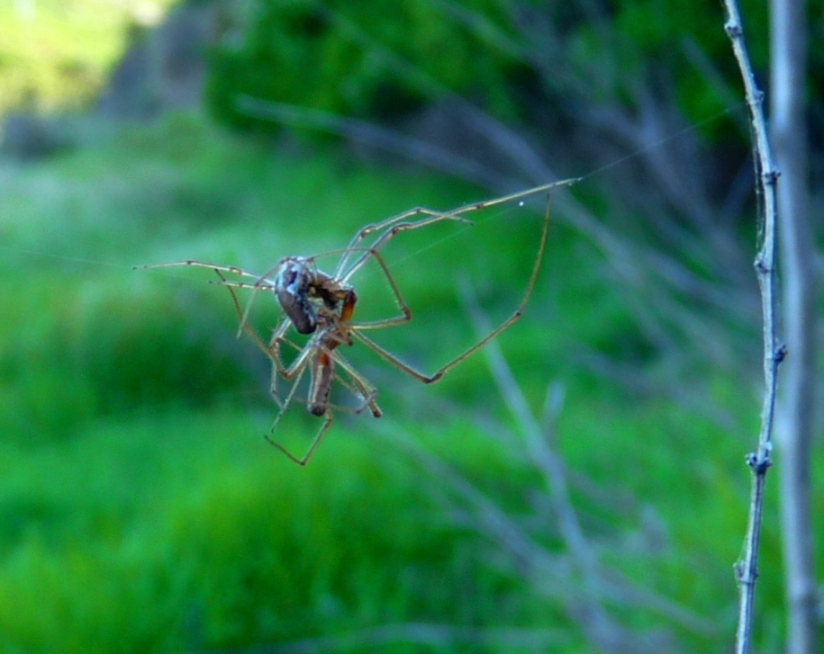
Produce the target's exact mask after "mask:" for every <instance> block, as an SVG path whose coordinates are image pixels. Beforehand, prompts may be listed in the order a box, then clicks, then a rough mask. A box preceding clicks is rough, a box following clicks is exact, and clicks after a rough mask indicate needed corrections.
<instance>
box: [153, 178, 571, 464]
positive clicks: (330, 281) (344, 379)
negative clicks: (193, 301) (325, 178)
mask: <svg viewBox="0 0 824 654" xmlns="http://www.w3.org/2000/svg"><path fill="white" fill-rule="evenodd" d="M577 181H579V179H578V178H574V179H567V180H563V181H559V182H554V183H552V184H545V185H543V186H538V187H535V188H531V189H528V190H526V191H521V192H519V193H512V194H510V195H506V196H503V197H500V198H495V199H493V200H487V201H484V202H476V203H473V204H467V205H464V206H462V207H459V208H457V209H454V210H452V211H447V212H439V211H433V210H431V209H425V208H423V207H417V208H415V209H410V210H409V211H405V212H403V213H400V214H398V215H396V216H392V217H390V218H387V219H386V220H383V221H380V222H377V223H374V224H371V225H367V226H366V227H364V228H362V229H360V230H359V231H358V232H357V233H356V234H355V235H354V237H353V238H352V240H351V241H350V242H349V244H348V246H347V247H346V248H344V249H343V250H341V251H340V253H341V256H340V259H339V260H338V263H337V265H336V266H335V268H334V271H333V272H332V273H331V274H327V273H325V272H323V271H321V270H319V269H318V267H317V265H316V263H315V260H316V259H317V257H285V258H283V259H281V260H280V261H279V262H278V263H277V265H275V266H274V267H272V268H271V269H270V270H268V271H266V272H265V273H264V274H263V275H256V274H253V273H250V272H247V271H245V270H242V269H240V268H236V267H233V266H222V265H216V264H211V263H205V262H202V261H193V260H188V261H179V262H173V263H163V264H156V265H153V266H142V267H144V268H157V267H168V266H198V267H204V268H210V269H212V270H214V271H215V273H217V275H218V277H219V278H220V280H219V281H218V282H217V283H219V284H221V285H223V286H226V288H227V289H228V290H229V292H230V294H231V296H232V302H233V304H234V306H235V310H236V312H237V315H238V318H239V320H240V327H239V330H238V333H239V334H240V333H242V332H246V334H248V335H249V337H250V338H251V339H252V341H253V342H254V343H255V345H256V346H257V347H258V348H259V349H260V350H261V351H262V352H263V353H264V354H266V356H267V357H268V358H269V359H270V360H271V362H272V377H271V386H270V393H271V395H272V397H273V398H274V400H275V402H276V403H277V404H278V406H279V408H280V411H279V413H278V415H277V417H276V418H275V421H274V423H273V425H272V428H271V431H272V432H274V430H275V427H276V426H277V424H278V423H279V422H280V419H281V418H282V417H283V415H284V414H285V413H286V411H287V409H288V408H289V406H290V405H291V404H292V401H293V400H294V399H295V393H296V391H297V389H298V386H299V383H300V381H301V379H302V377H303V375H304V373H305V372H306V370H307V368H308V369H309V374H310V383H309V390H308V397H307V400H306V404H307V408H308V410H309V412H310V413H311V414H313V415H316V416H322V417H324V418H325V420H324V423H323V425H322V426H321V427H320V429H319V431H318V432H317V434H316V435H315V438H314V439H313V441H312V443H311V444H310V446H309V449H308V450H307V451H306V453H305V454H304V455H303V456H302V457H301V458H298V457H296V456H295V455H293V454H292V453H291V452H289V451H288V450H287V449H286V448H285V447H284V446H283V445H281V444H280V443H278V442H276V441H274V440H273V439H271V438H270V437H269V436H268V435H267V436H266V438H267V440H268V441H269V442H270V443H271V444H272V445H274V446H275V447H276V448H277V449H279V450H280V451H281V452H283V453H284V454H285V455H286V456H287V457H288V458H289V459H291V460H292V461H294V462H295V463H297V464H299V465H305V464H306V462H307V461H308V460H309V459H310V458H311V456H312V454H313V453H314V451H315V449H316V448H317V447H318V445H319V444H320V442H321V440H322V439H323V436H324V435H325V434H326V432H327V431H328V430H329V428H330V427H331V426H332V423H333V421H334V413H335V411H337V410H345V411H350V412H355V413H360V412H361V411H363V410H364V409H366V408H368V409H369V410H370V411H371V412H372V415H373V416H375V417H376V418H378V417H380V416H381V415H382V413H381V410H380V408H379V407H378V405H377V403H376V397H377V394H378V391H377V388H376V387H375V386H374V385H373V384H372V383H370V382H369V381H368V380H367V379H366V378H365V377H364V376H363V375H361V374H360V373H359V372H358V371H357V370H355V368H354V367H353V366H352V364H350V363H349V362H348V361H347V360H346V358H345V357H344V356H343V355H342V354H341V352H340V346H342V345H347V346H351V345H353V344H354V342H355V341H358V342H360V343H362V344H363V345H365V346H366V347H368V348H369V349H370V350H372V351H373V352H374V353H375V354H377V355H378V356H379V357H380V358H381V359H383V360H384V361H386V362H387V363H389V364H390V365H392V366H394V367H395V368H396V369H398V370H400V371H401V372H403V373H406V374H407V375H409V376H410V377H412V378H414V379H417V380H418V381H420V382H422V383H424V384H431V383H434V382H436V381H438V380H439V379H440V378H441V377H443V376H444V375H445V374H446V373H447V372H449V371H450V370H451V369H452V368H454V367H455V366H457V365H458V364H460V363H461V362H463V361H464V360H465V359H466V358H467V357H469V356H470V355H472V354H473V353H475V352H476V351H478V350H479V349H480V348H482V347H483V346H484V345H486V344H487V343H488V342H489V341H491V340H492V339H493V338H495V337H496V336H498V334H500V333H501V332H503V331H504V330H505V329H507V328H508V327H510V326H511V325H512V324H513V323H514V322H515V321H516V320H518V319H519V318H520V317H521V314H522V313H523V311H524V308H525V307H526V304H527V302H528V301H529V298H530V296H531V295H532V290H533V288H534V286H535V281H536V279H537V276H538V269H539V267H540V264H541V259H542V258H543V253H544V248H545V245H546V237H547V230H548V227H549V202H548V201H547V208H546V212H545V214H544V219H543V223H542V228H541V235H540V238H539V241H538V247H537V252H536V254H535V260H534V263H533V265H532V270H531V273H530V276H529V280H528V282H527V285H526V289H525V290H524V294H523V297H522V298H521V301H520V303H519V304H518V306H517V307H516V309H515V310H514V311H513V312H512V314H511V315H510V316H509V317H508V318H507V319H506V320H504V321H503V322H502V323H500V324H499V325H498V326H497V327H496V328H495V329H493V330H492V331H491V332H489V333H488V334H487V335H486V336H484V337H483V338H481V339H480V340H479V341H477V342H476V343H475V344H474V345H472V346H471V347H469V348H468V349H466V350H465V351H463V352H462V353H461V354H459V355H458V356H456V357H455V358H453V359H451V360H450V361H448V362H447V363H445V364H444V365H442V366H441V367H440V368H438V369H437V370H436V371H435V372H434V373H432V374H425V373H422V372H420V371H419V370H417V369H415V368H414V367H412V366H410V365H409V364H407V363H405V362H404V361H402V360H401V359H399V358H398V357H397V356H395V355H394V354H392V353H391V352H389V351H387V350H386V349H384V348H383V347H381V346H380V345H378V344H377V343H375V342H374V341H373V340H372V339H370V338H369V337H367V336H366V335H365V334H364V333H363V332H365V331H368V330H374V329H383V328H385V327H392V326H395V325H400V324H403V323H406V322H409V321H410V320H411V319H412V312H411V310H410V308H409V306H408V305H407V304H406V302H405V301H404V299H403V297H402V296H401V293H400V290H399V288H398V285H397V284H396V282H395V279H394V278H393V276H392V273H391V272H390V271H389V268H388V266H387V265H386V262H385V261H384V259H383V256H382V255H381V250H382V248H383V247H384V246H385V245H386V244H387V243H388V242H389V241H390V240H391V239H392V238H394V237H395V236H396V235H397V234H399V233H400V232H403V231H412V230H416V229H420V228H422V227H426V226H428V225H432V224H434V223H437V222H440V221H443V220H456V221H461V222H468V221H467V220H466V219H465V218H463V215H464V214H467V213H470V212H472V211H477V210H479V209H484V208H487V207H491V206H495V205H499V204H503V203H505V202H510V201H513V200H517V199H520V198H523V197H526V196H529V195H533V194H536V193H540V192H542V191H546V192H548V191H551V190H554V189H557V188H560V187H563V186H569V185H571V184H574V183H575V182H577ZM417 216H423V218H420V219H419V220H410V219H412V218H415V217H417ZM372 234H377V236H376V237H375V238H374V240H372V242H371V244H370V245H364V243H365V241H366V240H367V239H368V237H369V236H370V235H372ZM373 259H374V261H375V262H376V263H377V265H378V267H379V268H380V270H381V272H382V274H383V276H384V277H385V279H386V283H387V285H388V286H389V289H390V290H391V293H392V296H393V298H394V301H395V303H396V305H397V307H398V309H399V313H398V314H397V315H395V316H391V317H389V318H383V319H380V320H372V321H362V322H358V321H355V320H353V314H354V311H355V306H356V304H357V302H358V296H357V294H356V292H355V289H354V287H353V286H352V284H351V282H350V280H351V279H352V276H353V275H354V274H355V273H356V272H357V271H358V270H360V269H362V268H363V267H364V266H365V265H366V264H367V263H368V262H369V261H370V260H373ZM223 273H230V274H233V275H237V276H239V277H241V278H247V279H250V280H254V281H250V282H243V281H232V280H229V279H227V278H226V276H225V275H224V274H223ZM236 288H245V289H250V290H251V291H252V293H251V296H250V298H249V300H248V302H247V305H246V308H245V309H243V308H241V304H240V302H239V300H238V298H237V295H236V292H235V289H236ZM259 291H272V292H273V294H274V296H275V299H276V301H277V303H278V304H279V305H280V307H281V310H282V313H281V316H280V318H279V320H278V322H277V324H276V325H275V327H274V329H273V332H272V336H271V338H270V339H269V341H268V343H266V342H264V341H263V340H262V339H261V338H260V337H259V336H258V334H257V333H256V332H255V331H254V329H252V327H251V326H250V325H249V322H248V316H249V312H250V310H251V306H252V303H253V302H254V299H255V297H256V294H257V293H258V292H259ZM290 328H294V330H295V331H296V332H297V333H299V334H306V335H309V338H308V340H307V341H306V343H305V344H304V345H303V346H299V345H297V344H295V343H294V342H293V341H292V340H290V339H289V337H288V333H289V330H290ZM283 346H286V347H288V348H290V349H294V350H295V351H296V352H297V354H296V355H295V357H294V358H293V359H292V360H291V362H289V363H288V364H287V363H285V362H284V358H283V356H282V354H281V349H282V347H283ZM280 380H285V381H286V382H291V384H292V386H291V388H290V389H289V390H288V392H287V393H286V394H285V396H284V397H281V395H280V393H279V391H278V382H279V381H280ZM336 380H337V381H338V382H339V383H340V384H341V385H342V386H343V387H344V388H345V389H347V390H348V391H349V392H350V393H352V394H353V395H354V396H356V397H357V398H358V399H359V402H360V404H359V406H358V407H357V408H355V409H347V408H344V407H337V406H334V405H332V404H331V403H330V399H329V398H330V393H331V390H332V386H333V384H334V382H335V381H336Z"/></svg>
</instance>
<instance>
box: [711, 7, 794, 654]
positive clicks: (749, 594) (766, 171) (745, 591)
mask: <svg viewBox="0 0 824 654" xmlns="http://www.w3.org/2000/svg"><path fill="white" fill-rule="evenodd" d="M724 5H725V6H726V9H727V21H726V22H725V23H724V30H725V31H726V33H727V36H729V38H730V41H731V42H732V49H733V53H734V54H735V58H736V60H737V62H738V66H739V68H740V70H741V77H742V79H743V81H744V92H745V94H746V99H747V106H748V108H749V112H750V120H751V125H752V133H753V149H754V159H755V169H756V172H757V179H756V184H757V187H758V188H757V190H758V193H759V195H760V197H761V199H762V202H761V205H760V210H761V211H762V212H763V216H759V221H762V222H761V230H762V232H763V233H762V234H761V243H760V247H759V248H758V252H757V254H756V257H755V270H756V274H757V276H758V285H759V287H760V289H761V305H762V321H763V333H764V386H765V388H764V402H763V407H762V411H761V429H760V433H759V435H758V449H757V450H756V451H755V452H752V453H750V454H748V455H747V464H748V465H749V466H750V469H751V470H752V472H753V482H752V491H751V494H750V510H749V520H748V525H747V533H746V536H745V539H744V548H743V553H742V557H741V559H740V560H739V561H738V562H736V564H735V575H736V580H737V581H738V586H739V594H740V597H739V611H738V631H737V633H736V646H735V651H736V654H745V653H747V652H749V651H750V646H751V641H752V617H753V616H752V614H753V599H754V594H755V580H756V578H757V577H758V565H757V563H758V539H759V534H760V529H761V515H762V511H763V505H764V483H765V480H766V475H767V470H768V469H769V467H770V465H772V459H771V457H770V454H771V451H772V435H773V422H774V417H775V396H776V378H777V374H778V365H779V364H780V363H781V360H782V359H783V358H784V354H785V349H784V347H783V346H780V345H778V342H777V339H776V335H775V231H776V194H775V187H776V182H777V180H778V175H779V173H778V171H777V170H776V169H775V167H774V165H773V161H772V153H771V151H770V144H769V142H768V140H767V128H766V121H765V120H764V110H763V106H762V105H763V101H764V94H763V93H762V92H761V90H760V89H759V88H758V86H757V84H756V81H755V75H754V74H753V71H752V66H751V64H750V59H749V55H748V54H747V48H746V45H745V44H744V30H743V27H742V24H741V16H740V13H739V11H738V5H737V3H736V0H724Z"/></svg>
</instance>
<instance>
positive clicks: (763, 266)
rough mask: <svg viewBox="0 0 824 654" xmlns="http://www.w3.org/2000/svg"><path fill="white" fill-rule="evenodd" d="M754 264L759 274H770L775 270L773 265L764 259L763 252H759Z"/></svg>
mask: <svg viewBox="0 0 824 654" xmlns="http://www.w3.org/2000/svg"><path fill="white" fill-rule="evenodd" d="M753 265H754V266H755V270H756V272H757V273H758V274H759V275H769V274H770V273H771V272H772V271H773V269H772V267H771V266H769V265H767V262H766V261H765V260H764V253H763V252H759V253H758V256H757V257H755V261H754V262H753Z"/></svg>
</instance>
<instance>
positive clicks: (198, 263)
mask: <svg viewBox="0 0 824 654" xmlns="http://www.w3.org/2000/svg"><path fill="white" fill-rule="evenodd" d="M176 266H194V267H196V268H210V269H211V270H215V271H222V272H228V273H232V274H233V275H238V276H239V277H253V278H255V279H259V277H258V275H255V274H254V273H250V272H246V271H245V270H242V269H240V268H238V267H236V266H219V265H217V264H214V263H206V262H205V261H194V260H193V259H187V260H186V261H173V262H171V263H154V264H151V265H147V266H133V268H134V269H135V270H137V269H148V268H173V267H176ZM221 279H223V280H224V282H226V283H227V284H231V283H232V282H228V281H227V280H226V278H225V277H222V276H221Z"/></svg>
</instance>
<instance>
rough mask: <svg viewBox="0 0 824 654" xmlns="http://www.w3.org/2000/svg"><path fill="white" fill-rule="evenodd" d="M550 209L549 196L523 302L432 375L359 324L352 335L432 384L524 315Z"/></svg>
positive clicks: (397, 366) (532, 286) (416, 377)
mask: <svg viewBox="0 0 824 654" xmlns="http://www.w3.org/2000/svg"><path fill="white" fill-rule="evenodd" d="M549 209H550V205H549V198H547V206H546V212H545V213H544V220H543V225H542V228H541V237H540V241H539V244H538V252H537V253H536V255H535V262H534V263H533V265H532V272H531V273H530V276H529V281H528V282H527V286H526V289H525V291H524V295H523V297H522V298H521V302H520V303H519V304H518V306H517V308H516V309H515V311H513V312H512V314H511V315H510V316H509V317H508V318H507V319H506V320H504V321H503V322H502V323H501V324H500V325H498V326H497V327H496V328H495V329H493V330H492V331H491V332H489V333H488V334H487V335H486V336H484V337H483V338H482V339H480V340H479V341H478V342H477V343H475V344H474V345H473V346H472V347H470V348H469V349H467V350H465V351H464V352H462V353H461V354H459V355H458V356H457V357H455V358H454V359H452V360H451V361H449V362H447V363H446V364H444V365H443V366H441V367H440V368H439V369H438V370H436V371H435V372H434V373H432V374H431V375H427V374H424V373H422V372H420V371H419V370H416V369H415V368H413V367H412V366H410V365H409V364H407V363H404V362H403V361H401V360H400V359H398V358H397V357H396V356H395V355H394V354H391V353H390V352H388V351H387V350H385V349H384V348H382V347H381V346H380V345H378V344H377V343H375V342H374V341H373V340H371V339H370V338H368V337H366V336H365V335H364V334H362V333H360V330H359V326H358V325H352V328H353V329H352V335H353V336H354V337H355V338H356V339H357V340H359V341H360V342H361V343H363V344H364V345H366V346H367V347H368V348H369V349H370V350H372V351H373V352H374V353H375V354H377V355H378V356H379V357H380V358H382V359H383V360H384V361H386V362H387V363H389V364H390V365H392V366H394V367H395V368H397V369H398V370H400V371H401V372H404V373H406V374H407V375H409V376H410V377H413V378H414V379H417V380H418V381H420V382H423V383H424V384H432V383H434V382H436V381H438V380H439V379H440V378H441V377H443V376H444V375H445V374H446V373H447V372H449V371H450V370H451V369H452V368H454V367H455V366H457V365H458V364H459V363H461V362H462V361H464V360H466V359H467V358H468V357H469V356H471V355H472V354H474V353H475V352H477V351H478V350H479V349H481V348H482V347H483V346H484V345H486V344H487V343H489V341H491V340H492V339H493V338H495V337H496V336H498V334H500V333H501V332H503V331H504V330H505V329H507V328H508V327H510V326H511V325H512V324H513V323H514V322H515V321H517V320H518V319H519V318H520V317H521V316H522V315H523V312H524V309H525V308H526V305H527V302H529V298H530V296H531V295H532V290H533V289H534V287H535V282H536V280H537V279H538V271H539V269H540V267H541V260H542V259H543V255H544V250H545V248H546V237H547V231H548V229H549Z"/></svg>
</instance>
